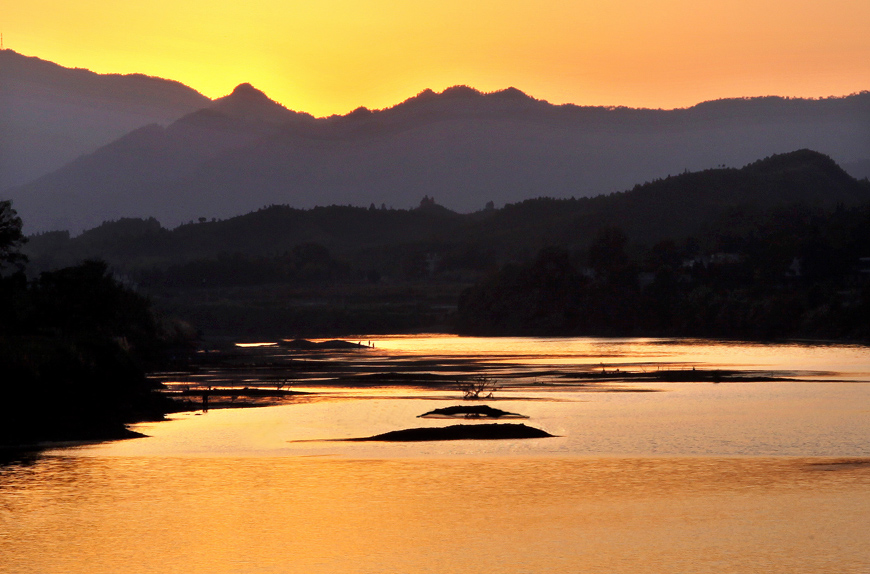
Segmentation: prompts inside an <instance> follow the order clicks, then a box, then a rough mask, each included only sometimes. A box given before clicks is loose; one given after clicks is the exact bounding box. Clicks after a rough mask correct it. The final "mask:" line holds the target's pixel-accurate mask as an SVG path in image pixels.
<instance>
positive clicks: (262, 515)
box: [0, 456, 870, 574]
mask: <svg viewBox="0 0 870 574" xmlns="http://www.w3.org/2000/svg"><path fill="white" fill-rule="evenodd" d="M818 462H819V460H818V459H794V458H738V459H722V458H569V459H556V458H507V457H506V458H499V459H450V460H443V459H439V460H419V459H418V460H407V459H386V460H342V459H332V458H306V457H284V458H205V459H202V458H201V459H195V460H192V459H187V458H183V457H178V458H173V457H168V458H156V457H155V458H150V457H141V458H136V457H132V458H125V457H114V458H97V457H91V458H89V457H62V456H60V457H47V458H44V459H42V460H39V461H37V462H36V463H35V464H34V465H32V466H30V467H26V466H21V467H11V468H8V469H6V470H4V471H3V473H2V475H0V496H2V505H0V517H2V522H0V533H2V535H0V555H2V556H3V562H2V564H0V571H2V572H4V573H9V574H18V573H22V574H23V573H33V572H39V573H44V574H54V573H64V574H67V573H68V574H76V573H79V572H82V573H84V572H87V573H96V574H99V573H118V572H131V573H143V574H145V573H161V574H163V573H169V572H185V573H191V574H196V573H200V572H201V573H209V574H220V573H230V572H232V573H236V572H258V573H279V572H280V573H287V572H290V573H296V572H298V573H312V574H318V573H330V574H332V573H375V572H403V573H423V572H439V573H447V574H449V573H454V572H455V573H463V574H474V573H481V574H483V573H487V574H488V573H494V572H499V573H514V572H517V573H519V572H554V573H561V572H565V573H567V572H571V573H575V572H615V573H621V572H632V573H634V572H645V573H653V574H655V573H669V574H670V573H673V572H698V573H703V572H746V573H750V572H751V573H755V572H783V573H786V572H788V573H803V572H806V573H810V572H811V573H819V572H831V573H834V572H838V573H839V572H842V573H853V572H854V573H863V572H867V569H868V567H870V546H868V545H867V544H866V525H867V524H870V461H868V459H856V460H853V461H851V463H850V464H825V465H819V464H815V463H818ZM823 462H826V463H832V462H833V463H836V462H839V461H830V460H826V461H823Z"/></svg>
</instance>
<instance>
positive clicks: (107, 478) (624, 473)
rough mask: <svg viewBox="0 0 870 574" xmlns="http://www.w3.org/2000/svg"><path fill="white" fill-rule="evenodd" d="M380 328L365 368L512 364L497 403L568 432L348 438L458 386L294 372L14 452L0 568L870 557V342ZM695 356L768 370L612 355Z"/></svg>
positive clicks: (456, 396)
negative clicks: (660, 375)
mask: <svg viewBox="0 0 870 574" xmlns="http://www.w3.org/2000/svg"><path fill="white" fill-rule="evenodd" d="M366 341H367V339H366ZM372 342H373V344H374V348H373V349H371V350H366V351H365V352H366V353H368V355H365V356H363V357H362V358H360V357H359V356H357V358H356V359H355V360H356V361H363V362H366V361H368V362H370V363H372V364H373V365H374V366H373V367H372V368H371V369H370V370H369V371H371V372H375V373H376V372H377V371H378V370H379V369H386V366H387V365H392V366H396V365H402V364H404V363H406V362H413V361H417V362H418V366H419V361H421V359H425V361H431V363H432V364H433V365H439V364H441V365H442V367H443V365H444V364H448V365H455V364H456V363H455V361H456V360H457V359H462V361H470V363H467V364H466V363H464V364H465V367H463V368H467V367H468V364H472V363H473V364H474V365H476V366H475V367H474V368H475V369H478V370H476V371H475V372H485V373H487V374H488V375H491V376H492V377H493V378H495V379H496V380H499V381H502V382H503V383H504V384H503V385H502V386H501V388H499V389H498V390H497V391H496V392H495V393H494V395H493V398H492V399H491V400H488V401H485V402H486V404H490V405H492V406H496V407H498V408H499V409H503V410H506V411H510V412H515V413H521V414H523V415H527V416H528V417H529V418H528V419H527V420H523V421H522V422H523V423H525V424H527V425H529V426H534V427H536V428H540V429H543V430H546V431H547V432H549V433H550V434H553V435H556V436H555V437H553V438H543V439H526V440H502V441H444V442H424V443H378V442H375V443H369V442H367V443H358V442H345V441H342V440H341V439H346V438H353V437H361V436H369V435H373V434H379V433H383V432H389V431H393V430H397V429H403V428H411V427H424V426H445V425H447V424H455V423H454V422H452V421H445V420H438V419H420V418H417V417H418V416H419V415H420V414H423V413H424V412H427V411H430V410H432V409H435V408H440V407H444V406H450V405H456V404H462V401H461V400H460V398H461V395H460V393H458V392H457V391H456V390H455V389H452V388H450V387H449V386H448V387H444V386H442V387H438V388H425V387H420V386H415V385H411V386H408V385H390V384H383V385H379V384H370V385H368V386H366V387H364V388H359V387H353V388H352V387H349V386H342V385H341V384H340V383H337V382H336V379H335V378H329V377H326V376H324V377H312V378H309V379H305V380H295V381H292V383H293V388H298V389H299V390H304V391H307V392H309V393H311V394H308V395H298V396H294V397H291V398H288V399H286V400H285V401H283V402H282V403H281V404H278V405H276V406H269V407H262V408H246V409H212V410H209V411H208V412H202V411H193V412H189V413H182V414H178V415H174V416H173V417H172V420H171V421H167V422H160V423H149V424H143V425H139V426H137V427H136V430H139V431H140V432H143V433H145V434H147V435H149V436H148V437H147V438H142V439H134V440H127V441H118V442H112V443H105V444H101V445H93V446H84V447H76V448H65V449H56V450H52V451H48V452H46V453H45V454H43V455H41V456H39V457H37V458H34V459H30V460H25V461H21V462H19V463H15V464H12V465H8V466H6V467H0V556H2V560H0V572H3V573H6V572H9V573H19V572H20V573H25V572H27V573H30V572H41V573H61V572H63V573H77V572H89V573H93V572H96V573H103V572H105V573H115V572H131V573H138V572H142V573H151V572H154V573H158V572H159V573H167V572H185V573H199V572H203V573H206V572H208V573H224V572H225V573H231V572H232V573H236V572H252V573H253V572H256V573H260V572H262V573H279V572H280V573H284V572H294V573H295V572H299V573H321V572H322V573H338V572H341V573H344V572H349V573H353V572H359V573H369V572H371V573H375V572H407V573H423V572H433V573H434V572H438V573H453V572H455V573H492V572H499V573H519V572H530V573H531V572H535V573H538V572H566V573H567V572H572V573H573V572H602V573H604V572H607V573H611V572H618V573H621V572H626V573H627V572H651V573H659V572H661V573H665V572H667V573H672V572H746V573H749V572H783V573H785V572H789V573H794V572H832V573H833V572H837V573H840V572H845V573H851V572H855V573H864V574H866V573H867V572H870V549H868V545H867V544H866V536H867V534H866V525H867V524H870V440H868V439H870V384H868V382H870V349H867V348H865V347H859V346H842V345H799V344H794V345H753V344H737V343H721V342H709V341H685V340H648V339H644V340H638V339H481V338H461V337H449V336H417V337H390V338H380V339H377V340H375V339H372ZM265 348H271V347H265ZM261 349H262V348H261ZM275 349H276V350H275V352H276V353H283V352H284V351H282V350H280V349H278V348H277V347H276V348H275ZM328 360H329V361H334V362H335V363H336V369H338V370H341V366H342V365H346V364H347V362H348V361H349V360H350V359H347V358H344V359H343V358H342V355H341V354H336V355H334V356H331V358H329V359H328ZM481 364H483V365H484V367H483V371H481V370H479V369H480V365H481ZM693 367H694V368H696V369H698V370H699V371H700V370H704V369H723V370H724V369H728V370H732V371H740V372H746V373H754V374H760V373H763V374H764V376H765V380H764V381H762V382H727V381H723V382H720V383H718V384H717V383H713V382H662V381H656V380H646V379H644V380H636V379H632V378H631V377H626V378H625V380H620V374H618V373H616V369H619V373H625V372H628V373H637V372H644V373H645V372H652V371H656V370H690V369H692V368H693ZM399 368H401V367H399ZM450 368H453V367H452V366H451V367H450ZM456 368H457V369H460V366H458V365H457V366H456ZM320 371H323V369H320ZM433 371H434V372H440V373H443V372H444V369H443V368H441V367H439V368H434V369H433ZM600 371H605V372H610V373H611V374H612V376H609V377H608V378H607V379H606V380H604V379H602V380H593V381H589V380H588V379H584V378H582V377H580V378H572V373H573V374H576V373H581V374H582V373H589V372H596V373H597V372H600ZM367 372H368V371H367ZM211 376H212V379H210V380H211V381H214V380H216V379H218V378H219V377H220V373H212V374H211ZM170 378H171V377H170ZM375 378H376V377H375ZM187 383H189V381H178V384H187ZM254 383H256V381H255V380H253V379H251V380H248V381H247V382H246V384H254ZM456 422H465V421H456ZM511 422H514V421H511ZM472 424H473V423H472Z"/></svg>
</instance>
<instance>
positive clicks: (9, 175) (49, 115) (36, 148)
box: [0, 50, 210, 190]
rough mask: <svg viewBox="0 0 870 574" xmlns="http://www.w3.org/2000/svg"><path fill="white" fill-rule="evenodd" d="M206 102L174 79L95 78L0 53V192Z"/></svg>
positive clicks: (73, 70) (25, 57)
mask: <svg viewBox="0 0 870 574" xmlns="http://www.w3.org/2000/svg"><path fill="white" fill-rule="evenodd" d="M209 103H210V100H209V99H208V98H206V97H205V96H203V95H202V94H200V93H198V92H196V91H195V90H193V89H191V88H188V87H187V86H184V85H183V84H181V83H179V82H175V81H171V80H164V79H160V78H153V77H149V76H143V75H141V74H130V75H117V74H105V75H101V74H95V73H93V72H90V71H88V70H83V69H70V68H64V67H62V66H58V65H57V64H54V63H52V62H47V61H45V60H40V59H39V58H33V57H28V56H23V55H21V54H18V53H17V52H14V51H12V50H0V190H2V189H5V188H7V187H9V186H12V185H19V184H22V183H24V182H26V181H29V180H32V179H34V178H36V177H38V176H40V175H43V174H44V173H47V172H49V171H51V170H54V169H57V168H59V167H61V166H62V165H64V164H66V163H68V162H70V161H72V160H74V159H75V158H76V157H78V156H79V155H81V154H84V153H90V152H92V151H94V150H96V149H97V148H98V147H100V146H102V145H105V144H108V143H110V142H111V141H113V140H115V139H117V138H119V137H121V136H123V135H124V134H126V133H127V132H130V131H131V130H134V129H136V128H139V127H142V126H145V125H148V124H151V123H159V124H168V123H170V122H172V121H174V120H176V119H178V118H180V117H181V116H183V115H185V114H187V113H190V112H192V111H194V110H197V109H199V108H202V107H204V106H206V105H208V104H209Z"/></svg>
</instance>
